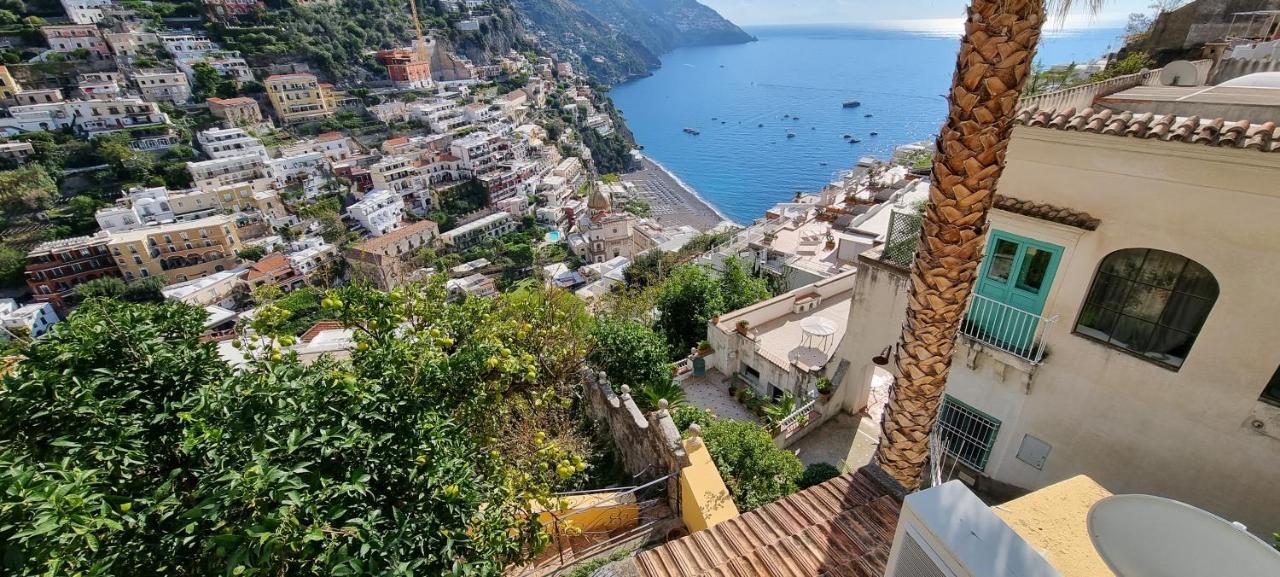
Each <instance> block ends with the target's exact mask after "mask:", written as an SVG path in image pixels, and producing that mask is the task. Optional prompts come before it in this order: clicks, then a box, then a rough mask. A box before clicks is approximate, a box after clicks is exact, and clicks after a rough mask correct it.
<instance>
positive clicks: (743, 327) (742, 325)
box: [737, 319, 751, 335]
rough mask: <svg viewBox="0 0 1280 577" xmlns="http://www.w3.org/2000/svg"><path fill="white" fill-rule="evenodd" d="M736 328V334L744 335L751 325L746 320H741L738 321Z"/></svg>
mask: <svg viewBox="0 0 1280 577" xmlns="http://www.w3.org/2000/svg"><path fill="white" fill-rule="evenodd" d="M737 327H738V334H740V335H746V334H747V331H749V330H751V323H749V322H747V319H742V320H740V321H738V325H737Z"/></svg>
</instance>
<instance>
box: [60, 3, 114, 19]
mask: <svg viewBox="0 0 1280 577" xmlns="http://www.w3.org/2000/svg"><path fill="white" fill-rule="evenodd" d="M110 5H111V0H62V10H63V11H64V12H66V13H67V18H69V19H71V21H72V22H75V23H76V24H97V23H98V22H101V21H102V7H103V6H110Z"/></svg>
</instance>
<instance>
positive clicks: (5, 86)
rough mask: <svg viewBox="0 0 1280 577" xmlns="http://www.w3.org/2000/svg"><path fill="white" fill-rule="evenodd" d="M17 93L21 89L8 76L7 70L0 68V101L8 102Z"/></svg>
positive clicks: (15, 81) (10, 76)
mask: <svg viewBox="0 0 1280 577" xmlns="http://www.w3.org/2000/svg"><path fill="white" fill-rule="evenodd" d="M19 92H22V87H21V86H19V85H18V81H17V80H14V78H13V75H11V74H9V69H8V68H5V67H4V66H0V99H3V100H8V99H10V98H13V95H15V94H17V93H19Z"/></svg>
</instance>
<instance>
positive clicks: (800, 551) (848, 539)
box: [635, 470, 900, 577]
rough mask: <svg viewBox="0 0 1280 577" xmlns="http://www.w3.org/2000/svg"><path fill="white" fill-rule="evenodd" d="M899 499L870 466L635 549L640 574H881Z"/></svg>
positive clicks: (657, 576) (656, 576)
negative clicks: (870, 472) (689, 532)
mask: <svg viewBox="0 0 1280 577" xmlns="http://www.w3.org/2000/svg"><path fill="white" fill-rule="evenodd" d="M899 507H900V502H899V501H898V500H897V499H896V498H894V497H893V496H891V495H890V494H889V492H888V491H886V490H885V489H884V487H883V485H881V484H880V483H879V482H877V481H876V480H874V479H872V478H871V476H870V475H868V474H867V473H866V472H865V471H864V470H859V471H858V472H856V473H851V474H847V475H841V476H839V477H836V478H834V479H831V480H830V481H827V482H825V483H822V484H820V485H816V486H814V487H810V488H808V489H805V490H803V491H800V492H798V493H796V494H794V495H791V496H788V497H785V498H783V499H780V500H778V501H774V502H773V503H770V504H768V505H765V506H763V507H761V508H759V509H756V510H754V511H751V512H749V513H746V514H744V515H741V516H739V517H737V518H735V519H731V520H729V521H725V522H723V523H720V524H719V525H716V526H715V527H712V528H710V529H707V530H706V531H700V532H698V533H694V534H692V535H689V536H687V537H682V538H680V539H677V540H675V541H671V542H669V543H667V544H665V545H662V546H660V547H656V548H654V549H650V550H648V551H644V552H641V553H639V554H637V555H636V558H635V561H636V567H637V568H638V569H639V573H640V575H641V576H642V577H667V576H677V575H678V576H682V577H687V576H706V577H720V576H724V577H730V576H732V577H752V576H756V575H758V576H761V577H782V576H786V577H804V576H810V575H812V576H817V575H824V576H826V575H830V576H846V575H847V576H854V577H881V576H882V575H883V574H884V566H885V562H886V561H887V560H888V558H889V549H890V547H891V546H892V545H893V533H894V529H895V528H896V527H897V524H898V511H899Z"/></svg>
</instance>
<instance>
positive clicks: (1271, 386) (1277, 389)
mask: <svg viewBox="0 0 1280 577" xmlns="http://www.w3.org/2000/svg"><path fill="white" fill-rule="evenodd" d="M1258 400H1260V401H1262V402H1264V403H1267V404H1271V405H1275V406H1277V407H1280V368H1277V369H1276V372H1275V374H1273V375H1271V380H1270V381H1268V382H1267V388H1265V389H1263V390H1262V396H1261V397H1259V399H1258Z"/></svg>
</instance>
